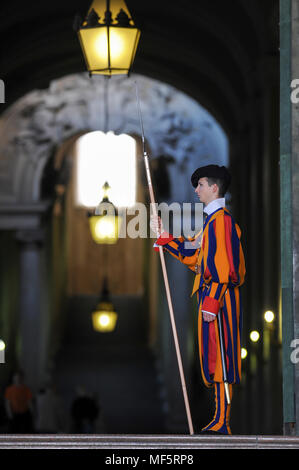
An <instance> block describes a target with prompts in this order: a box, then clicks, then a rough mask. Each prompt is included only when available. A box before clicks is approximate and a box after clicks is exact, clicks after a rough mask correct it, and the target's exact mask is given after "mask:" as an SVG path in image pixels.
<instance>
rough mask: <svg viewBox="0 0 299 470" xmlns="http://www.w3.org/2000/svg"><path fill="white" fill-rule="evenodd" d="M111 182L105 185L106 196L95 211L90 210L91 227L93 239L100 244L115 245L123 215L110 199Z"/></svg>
mask: <svg viewBox="0 0 299 470" xmlns="http://www.w3.org/2000/svg"><path fill="white" fill-rule="evenodd" d="M109 189H110V186H109V184H108V183H107V182H106V183H105V184H104V186H103V190H104V196H103V199H102V201H101V202H100V204H99V205H98V206H97V207H96V209H95V211H94V212H93V213H90V212H88V213H87V215H88V218H89V227H90V231H91V236H92V238H93V240H94V241H95V242H96V243H98V244H107V245H113V244H115V243H116V242H117V240H118V234H119V230H120V223H121V217H120V216H119V215H118V211H117V208H116V207H115V206H114V205H113V204H112V202H111V201H109V198H108V191H109Z"/></svg>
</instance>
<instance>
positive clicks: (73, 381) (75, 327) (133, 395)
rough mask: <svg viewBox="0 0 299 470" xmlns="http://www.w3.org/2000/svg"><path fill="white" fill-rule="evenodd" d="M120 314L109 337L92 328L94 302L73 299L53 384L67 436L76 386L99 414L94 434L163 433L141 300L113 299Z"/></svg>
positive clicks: (157, 392)
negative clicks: (94, 401) (97, 407)
mask: <svg viewBox="0 0 299 470" xmlns="http://www.w3.org/2000/svg"><path fill="white" fill-rule="evenodd" d="M112 301H113V303H114V305H115V307H116V310H117V312H118V313H119V317H118V323H117V326H116V329H115V331H114V332H112V333H98V332H95V331H94V330H93V329H92V324H91V314H90V312H91V311H92V309H93V308H94V306H95V304H96V299H92V298H90V297H83V296H80V297H76V298H72V299H71V300H70V303H69V309H68V315H67V323H66V328H65V334H64V339H63V345H62V348H61V351H60V353H59V355H58V357H57V360H56V371H55V378H54V380H55V384H56V386H57V389H58V391H59V393H60V395H61V397H62V399H63V403H64V408H65V411H66V420H65V423H66V429H64V432H71V421H70V419H69V418H70V413H69V411H70V407H71V404H72V401H73V399H74V397H75V394H76V389H77V388H78V386H80V387H82V386H83V387H84V388H85V389H86V391H87V392H89V393H91V394H93V395H94V396H95V397H96V399H97V401H98V403H99V404H100V406H101V409H102V416H101V419H99V420H98V423H97V428H96V430H95V432H96V433H106V434H136V433H137V434H161V433H163V432H164V426H163V422H164V416H163V412H162V402H161V398H160V393H159V384H158V383H157V370H156V363H155V357H154V355H153V353H152V351H151V350H150V349H149V348H148V346H147V343H146V329H147V324H146V316H145V312H144V310H143V308H142V299H141V298H140V297H135V296H134V297H133V296H130V297H125V298H112Z"/></svg>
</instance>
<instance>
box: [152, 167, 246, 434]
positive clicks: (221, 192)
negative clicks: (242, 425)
mask: <svg viewBox="0 0 299 470" xmlns="http://www.w3.org/2000/svg"><path fill="white" fill-rule="evenodd" d="M230 180H231V176H230V174H229V172H228V170H227V168H225V167H224V166H221V167H220V166H218V165H207V166H204V167H201V168H197V170H195V171H194V173H193V174H192V176H191V183H192V185H193V187H194V188H195V193H196V194H197V195H198V197H199V199H200V201H201V202H202V203H203V204H204V215H205V217H206V219H205V221H204V225H203V229H202V231H201V232H200V234H198V235H197V236H196V237H194V238H193V239H192V240H191V243H190V240H188V239H185V238H184V237H179V238H174V237H173V236H172V235H170V234H169V233H167V232H165V231H163V227H162V222H161V219H160V218H159V217H152V220H151V227H152V229H153V230H155V231H156V232H158V233H160V234H161V235H160V237H159V238H158V240H157V241H156V245H158V246H159V245H160V246H163V248H164V250H165V251H167V252H168V253H170V254H171V255H172V256H173V257H175V258H177V259H178V260H179V261H180V262H181V263H183V264H185V265H186V266H187V267H188V268H189V269H191V270H192V271H193V272H194V273H195V280H194V286H193V290H192V295H194V294H196V296H197V301H198V346H199V359H200V365H201V373H202V378H203V381H204V383H205V385H206V386H207V387H213V388H214V392H215V403H216V406H215V414H214V417H213V419H212V421H211V422H210V423H209V424H208V425H207V426H205V427H204V428H203V429H202V430H201V432H202V433H204V434H214V435H215V433H218V434H231V429H230V422H229V420H230V408H231V400H232V395H233V385H234V384H239V383H240V380H241V328H242V301H241V291H240V286H242V284H243V283H244V279H245V272H246V270H245V261H244V254H243V250H242V246H241V230H240V228H239V226H238V225H237V224H236V222H235V220H234V219H233V217H232V215H231V214H230V212H229V211H228V209H227V208H226V207H225V197H224V196H225V193H226V192H227V190H228V187H229V184H230ZM190 244H191V247H190ZM192 244H193V245H192Z"/></svg>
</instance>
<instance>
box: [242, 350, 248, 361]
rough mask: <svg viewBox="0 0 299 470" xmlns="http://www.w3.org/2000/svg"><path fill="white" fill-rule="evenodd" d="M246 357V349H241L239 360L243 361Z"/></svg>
mask: <svg viewBox="0 0 299 470" xmlns="http://www.w3.org/2000/svg"><path fill="white" fill-rule="evenodd" d="M245 357H247V349H245V348H241V359H245Z"/></svg>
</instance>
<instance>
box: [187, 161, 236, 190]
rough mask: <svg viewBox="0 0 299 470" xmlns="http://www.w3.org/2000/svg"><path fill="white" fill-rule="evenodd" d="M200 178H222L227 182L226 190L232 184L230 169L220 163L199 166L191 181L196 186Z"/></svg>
mask: <svg viewBox="0 0 299 470" xmlns="http://www.w3.org/2000/svg"><path fill="white" fill-rule="evenodd" d="M200 178H217V179H221V180H223V181H224V182H225V183H226V185H225V186H226V191H227V188H228V187H229V185H230V180H231V176H230V173H229V171H228V169H227V168H226V167H225V166H218V165H207V166H202V167H201V168H197V170H195V171H194V173H193V174H192V176H191V183H192V186H193V187H194V188H196V187H197V185H198V180H199V179H200Z"/></svg>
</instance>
